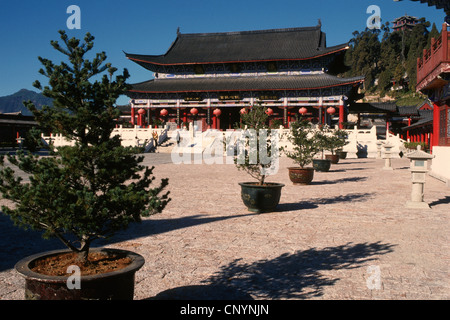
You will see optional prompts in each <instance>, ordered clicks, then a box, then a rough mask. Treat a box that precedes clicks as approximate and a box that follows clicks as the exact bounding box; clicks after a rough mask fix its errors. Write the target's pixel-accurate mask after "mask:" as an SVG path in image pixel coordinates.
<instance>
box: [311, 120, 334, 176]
mask: <svg viewBox="0 0 450 320" xmlns="http://www.w3.org/2000/svg"><path fill="white" fill-rule="evenodd" d="M326 131H327V129H326V128H324V127H320V128H319V129H316V134H315V137H316V146H317V149H318V150H319V153H320V154H321V158H320V159H313V168H314V170H316V171H322V172H327V171H329V170H330V167H331V160H329V159H326V158H325V154H324V152H325V150H328V148H329V146H330V141H331V139H330V136H329V135H328V134H327V132H326Z"/></svg>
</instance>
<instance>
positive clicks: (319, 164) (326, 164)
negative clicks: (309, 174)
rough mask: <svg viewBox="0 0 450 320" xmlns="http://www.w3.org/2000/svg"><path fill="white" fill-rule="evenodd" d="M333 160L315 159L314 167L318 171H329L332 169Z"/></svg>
mask: <svg viewBox="0 0 450 320" xmlns="http://www.w3.org/2000/svg"><path fill="white" fill-rule="evenodd" d="M330 167H331V161H330V160H327V159H314V160H313V168H314V170H316V171H322V172H327V171H329V170H330Z"/></svg>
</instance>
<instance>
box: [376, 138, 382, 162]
mask: <svg viewBox="0 0 450 320" xmlns="http://www.w3.org/2000/svg"><path fill="white" fill-rule="evenodd" d="M382 145H383V142H381V141H380V140H377V159H381V146H382Z"/></svg>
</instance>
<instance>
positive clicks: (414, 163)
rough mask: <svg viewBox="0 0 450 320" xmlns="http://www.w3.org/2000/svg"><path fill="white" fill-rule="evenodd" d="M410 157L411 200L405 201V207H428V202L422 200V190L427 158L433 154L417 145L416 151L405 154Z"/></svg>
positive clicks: (430, 157) (431, 157)
mask: <svg viewBox="0 0 450 320" xmlns="http://www.w3.org/2000/svg"><path fill="white" fill-rule="evenodd" d="M406 157H407V158H408V159H410V161H411V164H410V171H411V182H412V191H411V200H410V201H407V202H406V207H407V208H417V209H429V208H430V206H429V205H428V203H425V202H424V201H423V190H424V185H425V176H426V173H427V172H428V169H427V166H428V162H427V160H429V159H433V158H434V156H433V155H431V154H429V153H426V152H423V151H422V150H421V146H420V145H418V146H417V151H414V152H411V153H409V154H407V155H406Z"/></svg>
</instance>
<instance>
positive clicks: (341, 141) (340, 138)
mask: <svg viewBox="0 0 450 320" xmlns="http://www.w3.org/2000/svg"><path fill="white" fill-rule="evenodd" d="M346 138H347V133H346V132H345V131H344V130H340V129H338V130H335V131H334V132H333V133H332V134H331V135H330V136H328V143H327V144H326V146H325V148H326V150H328V151H330V152H331V154H327V155H325V158H326V159H328V160H330V161H331V163H332V164H336V163H339V159H341V158H345V157H344V156H343V155H342V156H340V154H341V152H342V153H343V152H344V151H342V148H343V147H344V146H345V145H346V144H347V142H346ZM338 152H340V153H339V154H338Z"/></svg>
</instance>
